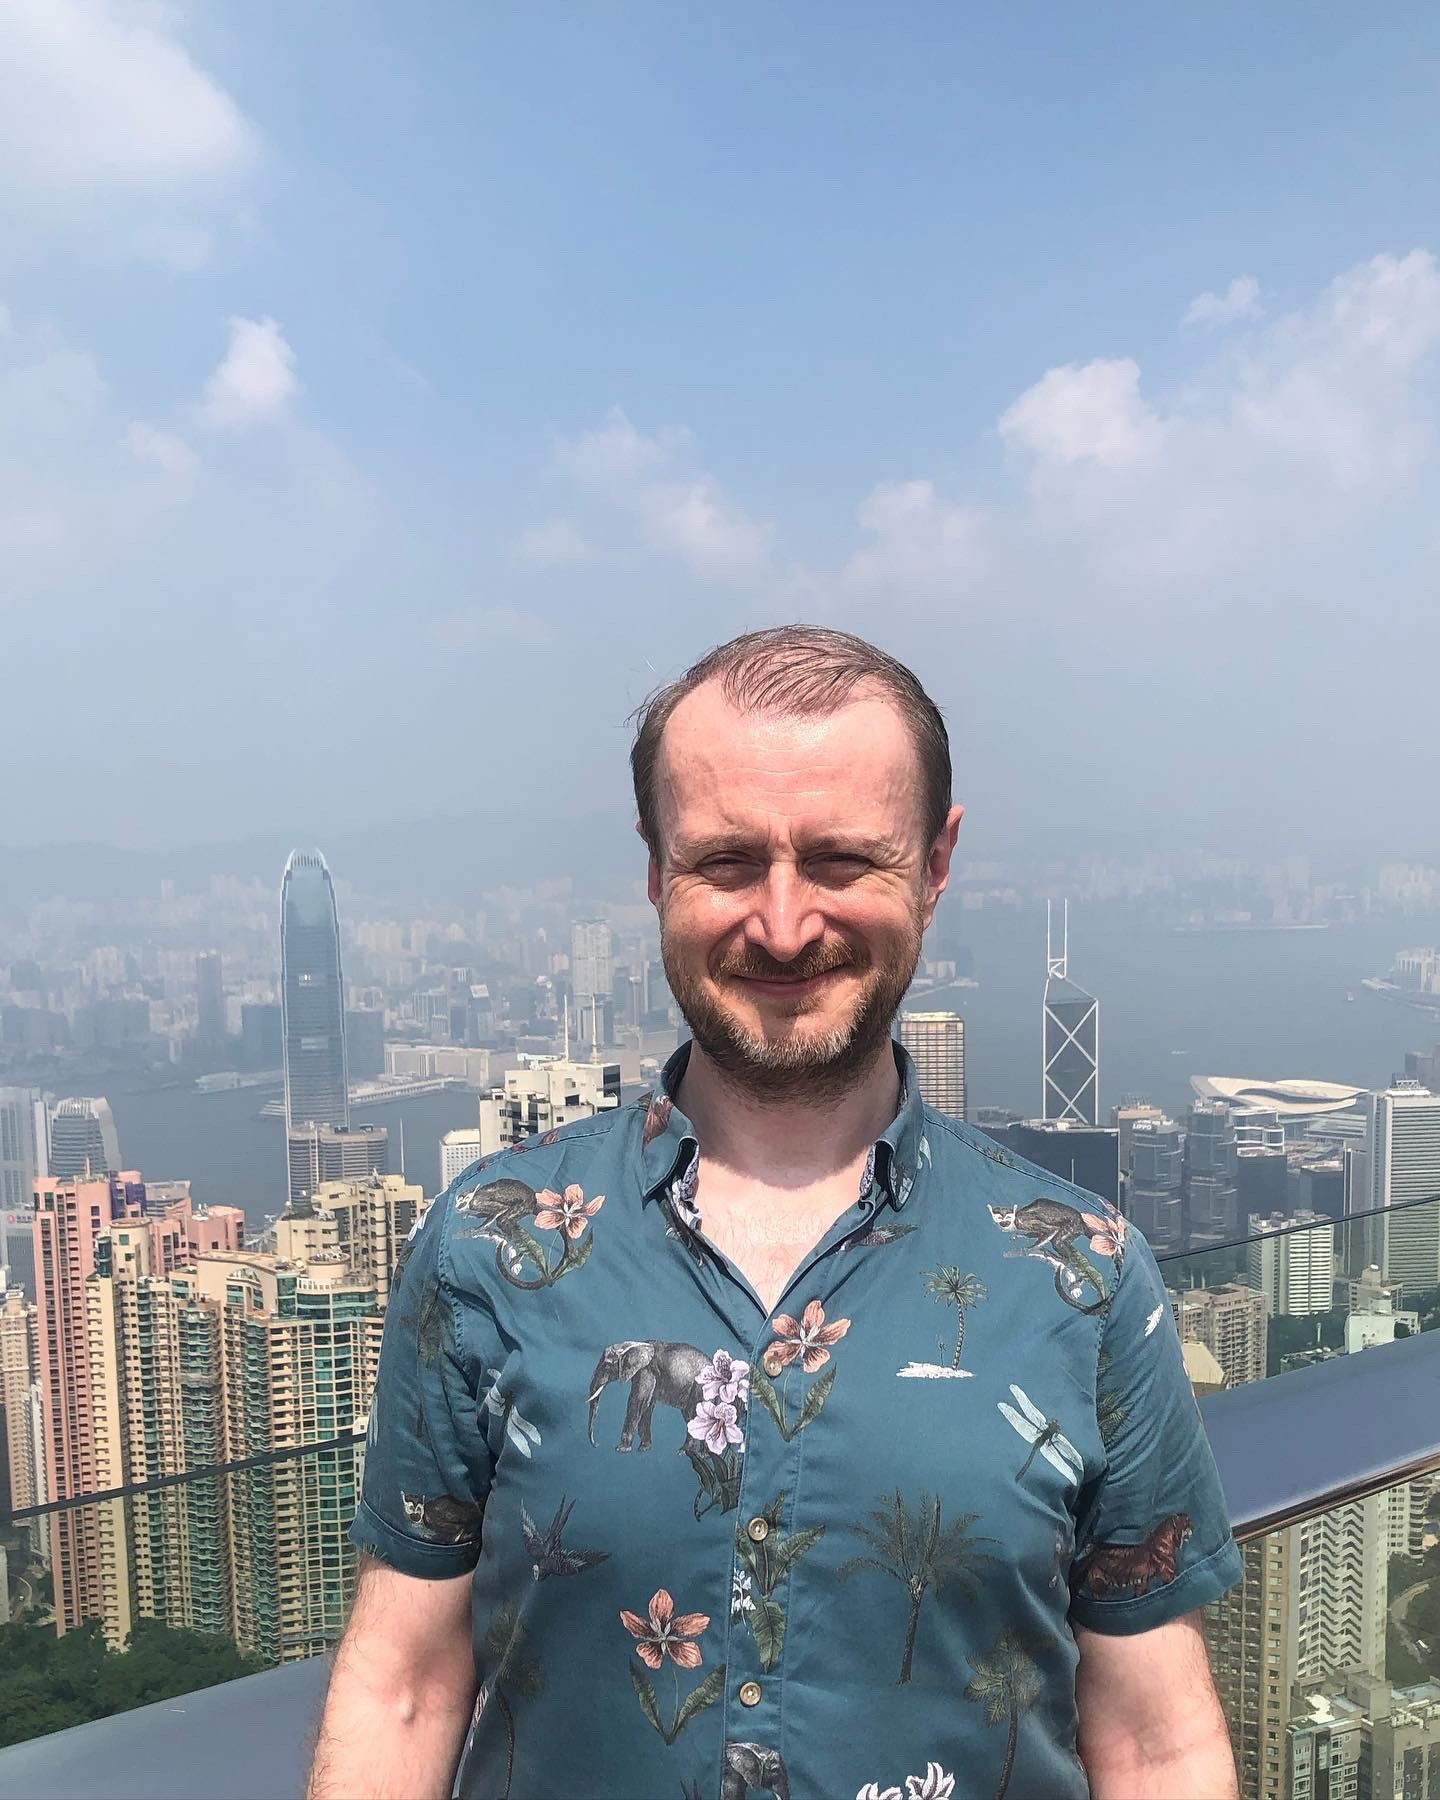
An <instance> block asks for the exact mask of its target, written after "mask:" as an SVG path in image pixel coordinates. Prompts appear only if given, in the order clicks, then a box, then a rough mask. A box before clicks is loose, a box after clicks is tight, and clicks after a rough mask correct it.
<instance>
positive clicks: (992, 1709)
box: [965, 1625, 1041, 1800]
mask: <svg viewBox="0 0 1440 1800" xmlns="http://www.w3.org/2000/svg"><path fill="white" fill-rule="evenodd" d="M1040 1648H1041V1646H1040V1645H1039V1644H1037V1643H1036V1642H1035V1641H1034V1640H1033V1639H1030V1638H1026V1637H1024V1636H1023V1635H1022V1634H1021V1633H1020V1632H1018V1631H1017V1630H1016V1629H1015V1627H1014V1626H1013V1625H1007V1626H1006V1627H1005V1628H1004V1630H1003V1631H1002V1632H1001V1633H1000V1635H999V1637H998V1638H996V1640H995V1643H994V1646H993V1647H992V1648H991V1650H990V1651H989V1653H988V1654H987V1655H985V1656H976V1657H972V1658H971V1662H970V1666H971V1668H972V1669H974V1671H975V1679H974V1680H973V1681H971V1682H969V1683H968V1684H967V1685H966V1688H965V1698H966V1699H967V1700H974V1701H976V1702H978V1704H979V1705H981V1706H983V1707H984V1708H985V1722H986V1723H987V1724H989V1725H1001V1724H1003V1723H1004V1722H1005V1720H1006V1719H1008V1720H1009V1721H1010V1735H1009V1737H1008V1738H1007V1739H1006V1741H1005V1766H1004V1767H1003V1768H1002V1769H1001V1771H1000V1785H999V1787H998V1788H996V1790H995V1800H1004V1796H1005V1790H1006V1789H1007V1788H1008V1787H1009V1786H1010V1777H1011V1775H1012V1774H1013V1773H1014V1770H1015V1745H1016V1742H1017V1740H1018V1738H1019V1736H1020V1715H1021V1713H1022V1712H1028V1711H1029V1710H1030V1708H1031V1707H1032V1706H1033V1705H1034V1704H1035V1700H1036V1697H1037V1695H1038V1694H1039V1692H1040V1671H1039V1669H1038V1668H1037V1667H1036V1666H1035V1653H1036V1652H1038V1650H1039V1649H1040Z"/></svg>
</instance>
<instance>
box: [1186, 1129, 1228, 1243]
mask: <svg viewBox="0 0 1440 1800" xmlns="http://www.w3.org/2000/svg"><path fill="white" fill-rule="evenodd" d="M1239 1160H1240V1159H1239V1147H1238V1145H1237V1144H1236V1141H1235V1114H1234V1113H1233V1112H1232V1111H1231V1109H1230V1108H1229V1107H1228V1106H1227V1105H1226V1104H1225V1103H1224V1101H1222V1100H1196V1101H1195V1102H1194V1103H1193V1104H1192V1105H1191V1107H1190V1110H1189V1112H1188V1113H1187V1114H1186V1115H1185V1231H1186V1247H1187V1248H1188V1249H1191V1250H1195V1249H1201V1248H1203V1247H1204V1246H1205V1245H1207V1244H1223V1243H1225V1242H1226V1241H1227V1240H1229V1239H1231V1238H1235V1237H1238V1236H1239V1235H1240V1190H1239V1184H1238V1170H1239Z"/></svg>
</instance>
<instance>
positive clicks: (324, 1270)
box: [191, 1254, 383, 1662]
mask: <svg viewBox="0 0 1440 1800" xmlns="http://www.w3.org/2000/svg"><path fill="white" fill-rule="evenodd" d="M191 1279H192V1280H193V1283H194V1289H195V1292H196V1294H197V1296H198V1297H200V1298H202V1299H207V1300H209V1301H211V1302H213V1303H214V1304H215V1305H216V1306H217V1307H218V1308H219V1310H220V1331H221V1358H222V1367H223V1370H224V1383H223V1413H224V1431H223V1453H224V1456H225V1458H226V1460H238V1459H240V1458H245V1457H250V1456H256V1455H259V1454H261V1453H262V1452H265V1451H270V1450H283V1449H287V1448H292V1447H300V1446H303V1445H306V1444H312V1443H316V1442H320V1441H323V1440H325V1439H328V1438H334V1437H340V1436H345V1435H346V1434H352V1433H353V1432H354V1429H355V1426H356V1425H357V1423H360V1422H362V1421H363V1420H364V1418H365V1416H366V1413H367V1410H368V1408H369V1404H370V1396H371V1394H372V1393H373V1391H374V1385H375V1373H376V1368H377V1366H378V1361H379V1355H380V1334H381V1328H382V1325H383V1310H382V1308H381V1306H380V1302H379V1296H378V1294H377V1291H376V1286H375V1283H374V1281H373V1280H370V1279H367V1278H365V1277H363V1276H360V1275H357V1274H356V1273H355V1272H354V1271H353V1270H352V1269H351V1268H350V1266H349V1264H348V1262H347V1261H346V1260H345V1259H344V1258H343V1257H341V1256H337V1257H336V1258H335V1260H333V1261H327V1260H324V1259H317V1260H316V1261H315V1262H312V1263H309V1264H308V1265H307V1266H306V1267H305V1268H304V1269H301V1268H299V1267H298V1266H297V1265H296V1264H294V1263H290V1262H286V1261H284V1260H283V1259H282V1258H280V1257H276V1256H264V1255H258V1254H242V1255H231V1256H201V1257H198V1258H197V1259H196V1262H195V1266H194V1269H193V1271H192V1273H191ZM363 1450H364V1444H363V1439H362V1438H361V1437H358V1436H357V1437H355V1439H354V1442H353V1443H345V1444H343V1445H341V1446H339V1447H337V1448H334V1449H330V1450H324V1451H312V1452H310V1453H309V1454H308V1455H305V1456H297V1457H292V1458H287V1459H285V1460H283V1461H277V1462H271V1463H267V1464H264V1465H261V1466H260V1467H257V1468H254V1469H248V1470H243V1471H239V1472H237V1473H235V1474H233V1475H229V1476H226V1477H225V1478H224V1479H225V1481H226V1483H227V1484H228V1488H229V1504H230V1509H231V1510H230V1543H231V1584H232V1593H233V1596H234V1602H233V1603H234V1625H233V1630H234V1636H235V1641H236V1642H237V1643H238V1644H239V1646H240V1647H241V1649H243V1650H246V1651H248V1652H250V1653H251V1654H254V1655H259V1656H263V1657H265V1658H266V1659H267V1660H269V1661H274V1662H290V1661H295V1660H298V1659H301V1658H303V1657H306V1656H312V1655H316V1654H318V1653H319V1652H320V1651H321V1650H323V1649H325V1648H326V1647H327V1646H328V1645H330V1644H332V1643H333V1642H334V1641H335V1639H336V1638H337V1636H338V1635H339V1633H340V1631H341V1629H342V1628H343V1626H344V1622H345V1609H346V1602H347V1599H348V1596H349V1594H350V1592H351V1591H352V1588H353V1584H354V1579H355V1551H354V1549H353V1547H352V1546H351V1544H350V1542H349V1537H348V1529H349V1524H350V1520H351V1518H352V1517H353V1516H354V1512H355V1506H356V1503H357V1500H358V1497H359V1471H360V1462H361V1457H362V1455H363Z"/></svg>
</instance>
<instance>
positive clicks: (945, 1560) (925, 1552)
mask: <svg viewBox="0 0 1440 1800" xmlns="http://www.w3.org/2000/svg"><path fill="white" fill-rule="evenodd" d="M979 1516H980V1515H979V1514H978V1513H961V1514H960V1516H959V1518H957V1519H952V1520H951V1522H950V1523H949V1524H948V1525H947V1524H945V1523H944V1520H943V1518H942V1515H941V1510H940V1500H939V1497H938V1496H936V1497H935V1498H934V1499H932V1498H931V1497H930V1495H929V1494H921V1496H920V1504H919V1505H918V1506H917V1507H916V1509H915V1511H914V1512H913V1513H912V1512H911V1511H910V1509H909V1508H908V1507H907V1506H906V1504H905V1502H904V1500H903V1499H902V1497H901V1494H900V1490H899V1489H898V1488H897V1489H896V1490H895V1492H894V1493H893V1494H892V1495H890V1496H889V1497H888V1498H887V1499H886V1500H884V1501H882V1502H881V1504H880V1505H879V1506H876V1507H872V1508H871V1510H870V1514H869V1518H870V1523H869V1524H868V1525H856V1526H855V1527H854V1529H855V1530H856V1531H857V1532H858V1533H859V1534H860V1536H861V1537H862V1538H864V1540H865V1542H866V1543H867V1544H868V1545H869V1546H870V1549H871V1552H872V1554H869V1555H862V1556H852V1557H849V1558H847V1560H846V1561H845V1562H843V1563H841V1565H840V1568H839V1570H838V1571H837V1572H838V1574H839V1575H840V1576H841V1578H842V1579H845V1578H848V1577H849V1576H851V1575H854V1574H856V1573H858V1571H859V1570H861V1569H871V1570H873V1571H875V1573H877V1574H880V1575H887V1576H889V1578H890V1580H892V1581H898V1582H899V1584H900V1585H901V1587H903V1588H904V1589H905V1591H906V1593H907V1594H908V1595H909V1596H910V1617H909V1621H908V1623H907V1624H906V1627H905V1653H904V1655H903V1656H902V1658H901V1660H900V1680H901V1681H908V1680H909V1679H910V1671H911V1668H912V1666H913V1664H914V1661H915V1634H916V1631H917V1630H918V1629H919V1625H920V1607H921V1605H922V1603H923V1602H924V1599H925V1596H926V1594H927V1593H929V1592H930V1591H931V1589H932V1588H933V1589H934V1591H935V1592H936V1593H937V1594H938V1593H939V1592H940V1590H941V1589H942V1588H944V1587H955V1588H958V1589H959V1590H960V1592H961V1593H962V1594H964V1596H965V1598H966V1599H967V1600H973V1599H974V1598H975V1596H976V1595H977V1594H978V1593H979V1591H980V1581H979V1574H978V1571H979V1570H980V1569H981V1567H982V1566H983V1565H984V1564H986V1563H993V1562H994V1561H995V1558H994V1557H993V1556H992V1555H991V1554H990V1552H989V1551H988V1550H982V1549H981V1548H980V1546H981V1545H982V1544H993V1543H994V1541H995V1540H994V1538H990V1537H984V1536H976V1535H975V1532H974V1526H975V1521H976V1519H977V1518H979Z"/></svg>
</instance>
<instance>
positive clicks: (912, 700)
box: [630, 624, 951, 851]
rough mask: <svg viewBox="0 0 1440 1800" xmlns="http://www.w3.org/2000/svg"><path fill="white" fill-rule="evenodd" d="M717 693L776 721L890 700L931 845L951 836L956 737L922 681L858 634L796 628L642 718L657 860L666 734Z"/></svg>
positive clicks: (742, 645) (703, 669)
mask: <svg viewBox="0 0 1440 1800" xmlns="http://www.w3.org/2000/svg"><path fill="white" fill-rule="evenodd" d="M717 685H718V687H719V689H720V692H721V693H722V695H723V696H724V698H725V700H726V701H727V703H728V704H729V705H730V706H731V707H732V708H733V709H734V710H735V711H737V712H739V713H741V714H753V713H760V714H762V715H763V714H768V715H770V716H773V717H775V718H805V717H830V716H833V715H834V714H836V713H838V712H840V711H842V710H844V708H846V707H847V706H850V705H860V704H865V703H867V702H870V701H874V700H878V701H880V702H881V703H882V704H884V705H885V706H887V707H888V708H890V709H891V710H893V711H894V712H895V713H896V714H897V715H898V716H899V718H900V721H901V723H902V724H903V726H904V727H905V730H906V734H907V736H908V737H909V738H910V741H911V744H912V746H913V747H914V751H915V759H916V764H915V769H916V793H917V799H918V801H919V805H920V811H921V818H922V825H923V828H924V830H925V832H926V838H927V842H929V841H933V839H934V838H935V837H936V836H937V835H938V834H939V832H940V831H941V830H942V829H943V827H944V824H945V820H946V817H947V816H948V813H949V809H950V802H951V794H950V784H951V764H950V742H949V734H948V732H947V731H946V728H945V721H944V717H943V715H942V713H941V711H940V709H939V707H938V706H937V705H936V704H935V702H934V701H933V700H932V699H931V698H930V695H929V694H928V693H927V692H926V690H925V688H924V686H923V684H922V683H921V682H920V680H919V678H918V676H916V674H915V673H914V671H913V670H912V669H910V668H908V667H907V666H906V665H905V664H904V663H902V662H900V661H898V660H897V659H896V658H895V657H893V656H891V655H890V654H889V653H888V652H886V651H884V650H881V649H880V648H879V647H878V645H875V644H872V643H870V642H869V641H868V640H867V639H864V638H861V637H858V636H856V635H855V634H853V633H850V632H844V631H837V630H835V629H833V628H831V627H827V626H817V625H804V624H794V625H785V626H775V627H771V628H768V629H766V630H761V631H753V632H747V633H745V634H743V635H742V636H740V637H738V638H734V639H732V640H731V641H730V642H729V643H726V644H721V645H717V646H716V647H715V648H714V649H712V650H711V651H709V652H708V653H707V654H706V655H705V656H703V657H702V658H701V659H700V660H699V661H698V662H697V663H695V664H694V665H692V667H691V668H690V669H688V670H687V671H686V672H685V674H683V675H682V676H680V677H679V678H678V679H677V680H675V681H672V682H669V683H667V684H666V685H665V686H663V687H661V688H658V689H657V690H656V691H655V692H654V693H653V694H651V695H650V696H649V698H648V699H647V700H646V701H645V702H644V703H643V704H642V705H641V706H640V707H639V708H638V709H637V711H636V713H635V714H634V719H635V721H636V726H637V729H636V734H635V741H634V743H633V745H632V747H631V752H630V762H631V769H632V773H633V775H634V781H635V801H636V808H637V811H638V812H639V815H640V829H641V832H642V835H643V836H644V837H645V839H646V842H647V843H648V844H649V845H650V848H651V850H652V851H658V849H659V847H660V846H659V843H658V837H659V817H658V792H657V777H658V775H659V772H660V766H661V765H660V752H661V749H662V748H663V744H664V738H665V732H666V729H667V727H668V726H669V724H670V721H671V719H672V718H673V717H674V715H675V714H676V713H677V712H678V711H679V710H680V708H681V707H682V706H683V705H684V703H685V701H686V700H688V699H689V698H690V696H691V695H692V694H695V693H699V692H701V691H702V690H710V689H711V688H712V687H714V686H717Z"/></svg>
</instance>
